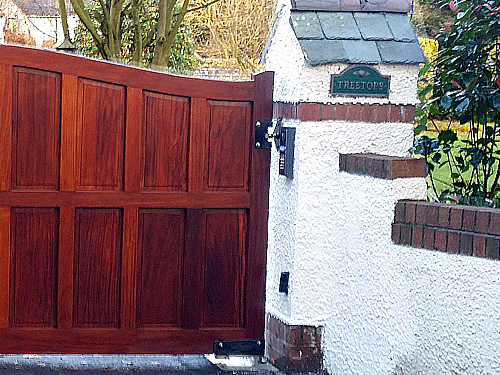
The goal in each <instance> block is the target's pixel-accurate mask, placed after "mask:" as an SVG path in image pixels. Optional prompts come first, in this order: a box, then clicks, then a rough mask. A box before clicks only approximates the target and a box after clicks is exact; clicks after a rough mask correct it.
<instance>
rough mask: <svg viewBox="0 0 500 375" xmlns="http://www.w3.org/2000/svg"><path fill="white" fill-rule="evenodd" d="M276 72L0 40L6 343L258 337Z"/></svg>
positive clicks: (2, 349)
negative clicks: (263, 134) (225, 70)
mask: <svg viewBox="0 0 500 375" xmlns="http://www.w3.org/2000/svg"><path fill="white" fill-rule="evenodd" d="M271 109H272V74H271V73H266V74H262V75H259V76H256V77H255V81H248V82H220V81H213V80H210V81H209V80H199V79H192V78H186V77H179V76H170V75H167V74H161V73H155V72H150V71H146V70H144V69H135V68H131V67H125V66H119V65H117V64H108V63H105V62H97V61H93V60H88V59H84V58H79V57H76V56H69V55H64V54H59V53H52V52H47V51H39V50H35V49H26V48H21V47H12V46H5V45H0V353H26V352H39V353H40V352H41V353H170V354H182V353H208V352H211V351H212V345H213V341H214V340H220V339H227V340H230V339H244V338H255V339H262V337H263V332H264V294H265V288H264V282H265V261H266V238H267V232H266V230H267V193H268V181H269V180H268V172H269V171H268V168H269V151H268V150H256V149H255V148H254V145H253V137H254V123H255V122H256V121H257V120H262V119H268V118H270V117H271V115H272V113H271V112H272V111H271Z"/></svg>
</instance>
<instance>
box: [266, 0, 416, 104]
mask: <svg viewBox="0 0 500 375" xmlns="http://www.w3.org/2000/svg"><path fill="white" fill-rule="evenodd" d="M278 9H279V11H278V18H277V21H276V22H277V24H276V32H275V34H274V36H273V38H272V42H271V44H270V46H269V50H268V51H267V53H266V55H265V56H264V57H265V63H266V70H272V71H274V72H275V73H276V75H275V90H274V101H276V102H280V101H281V102H290V103H298V102H317V103H352V102H354V103H361V104H364V103H371V104H385V103H392V104H418V103H419V101H418V98H417V93H416V89H415V88H416V87H417V78H418V66H416V65H414V66H409V65H383V64H380V65H375V66H374V67H375V69H377V70H378V71H379V72H380V73H381V74H383V75H390V76H391V89H390V92H389V99H387V98H357V99H356V100H354V101H353V100H352V98H342V97H336V98H332V97H330V96H329V94H328V93H329V91H330V76H331V74H339V73H340V72H342V71H343V70H344V69H345V68H346V67H347V65H345V64H327V65H323V66H318V67H310V66H308V65H307V62H306V61H305V59H304V54H303V53H302V49H301V48H300V45H299V42H298V41H297V39H296V38H295V35H294V33H293V30H292V28H291V26H290V22H289V18H290V6H289V5H288V3H286V2H282V3H281V4H280V5H278Z"/></svg>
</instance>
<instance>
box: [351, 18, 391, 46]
mask: <svg viewBox="0 0 500 375" xmlns="http://www.w3.org/2000/svg"><path fill="white" fill-rule="evenodd" d="M354 19H355V20H356V23H357V25H358V27H359V31H361V35H362V36H363V39H365V40H393V39H394V35H392V33H391V30H390V29H389V25H388V24H387V21H386V19H385V14H384V13H361V12H356V13H354Z"/></svg>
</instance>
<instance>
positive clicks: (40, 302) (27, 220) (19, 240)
mask: <svg viewBox="0 0 500 375" xmlns="http://www.w3.org/2000/svg"><path fill="white" fill-rule="evenodd" d="M11 220H12V223H11V230H12V234H11V238H12V246H11V249H12V250H11V251H12V255H11V280H12V284H11V300H10V306H11V311H10V326H11V327H55V326H56V317H57V315H56V313H57V309H56V306H57V287H56V285H57V248H58V246H57V244H58V235H57V233H58V227H59V225H58V224H59V223H58V221H59V214H58V211H57V209H55V208H13V209H12V213H11Z"/></svg>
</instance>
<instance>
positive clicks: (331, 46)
mask: <svg viewBox="0 0 500 375" xmlns="http://www.w3.org/2000/svg"><path fill="white" fill-rule="evenodd" d="M299 43H300V47H301V48H302V51H303V52H304V55H305V56H306V59H307V61H308V62H309V64H311V65H312V66H315V65H323V64H328V63H331V62H332V61H336V62H345V63H347V62H349V59H348V58H347V52H346V50H345V49H344V43H343V41H342V40H328V39H326V40H311V39H301V40H299Z"/></svg>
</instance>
